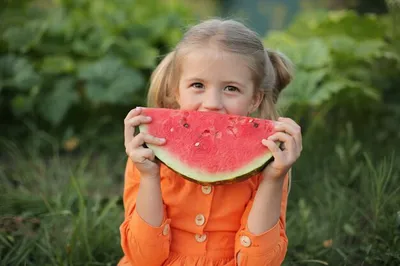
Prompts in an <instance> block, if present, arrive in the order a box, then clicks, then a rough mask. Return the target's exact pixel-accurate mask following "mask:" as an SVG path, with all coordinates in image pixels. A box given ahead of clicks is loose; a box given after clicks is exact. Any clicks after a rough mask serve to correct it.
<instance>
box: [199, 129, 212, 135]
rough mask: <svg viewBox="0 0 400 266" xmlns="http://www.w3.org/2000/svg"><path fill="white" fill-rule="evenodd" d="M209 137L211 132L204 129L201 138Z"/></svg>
mask: <svg viewBox="0 0 400 266" xmlns="http://www.w3.org/2000/svg"><path fill="white" fill-rule="evenodd" d="M210 135H211V131H210V130H209V129H206V130H204V131H203V133H201V136H202V137H208V136H210Z"/></svg>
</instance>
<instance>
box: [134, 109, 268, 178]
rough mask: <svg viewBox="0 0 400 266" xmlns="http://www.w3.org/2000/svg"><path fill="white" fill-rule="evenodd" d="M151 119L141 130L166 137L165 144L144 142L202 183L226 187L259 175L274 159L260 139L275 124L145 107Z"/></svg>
mask: <svg viewBox="0 0 400 266" xmlns="http://www.w3.org/2000/svg"><path fill="white" fill-rule="evenodd" d="M142 113H143V114H144V115H147V116H150V117H151V118H152V121H151V123H149V124H142V125H140V126H139V130H140V131H142V132H147V133H149V134H151V135H153V136H155V137H160V138H161V137H163V138H165V139H166V143H165V144H164V145H162V146H156V145H150V144H146V145H147V146H148V147H149V148H151V149H152V150H153V151H154V154H155V156H156V157H157V158H158V159H159V160H160V161H161V162H163V163H164V164H165V165H166V166H168V167H169V168H171V169H172V170H174V171H175V172H177V173H179V174H181V175H182V176H183V177H184V178H186V179H188V180H191V181H193V182H196V183H199V184H213V185H215V184H226V183H234V182H237V181H241V180H245V179H246V178H249V177H250V176H251V175H253V174H256V173H257V172H259V171H261V170H262V169H263V168H264V167H265V166H266V165H267V164H268V162H270V161H271V160H272V159H273V157H272V154H271V152H270V151H269V149H268V148H267V147H265V146H264V145H263V144H262V143H261V140H262V139H263V138H267V137H268V136H270V135H272V134H273V133H274V132H275V131H274V122H273V121H271V120H264V119H257V118H252V117H245V116H237V115H228V114H220V113H216V112H200V111H183V110H175V109H165V108H143V111H142Z"/></svg>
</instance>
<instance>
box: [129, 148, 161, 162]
mask: <svg viewBox="0 0 400 266" xmlns="http://www.w3.org/2000/svg"><path fill="white" fill-rule="evenodd" d="M128 155H129V157H130V158H131V159H132V161H133V162H134V163H145V162H146V160H149V161H154V160H155V155H154V152H153V151H152V150H151V149H148V148H139V149H132V150H131V152H130V153H129V154H128Z"/></svg>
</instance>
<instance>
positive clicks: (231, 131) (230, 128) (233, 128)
mask: <svg viewBox="0 0 400 266" xmlns="http://www.w3.org/2000/svg"><path fill="white" fill-rule="evenodd" d="M226 129H227V131H228V133H230V134H232V135H234V136H235V137H236V133H237V132H238V130H237V128H235V127H231V126H228V127H227V128H226Z"/></svg>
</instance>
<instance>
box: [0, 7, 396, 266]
mask: <svg viewBox="0 0 400 266" xmlns="http://www.w3.org/2000/svg"><path fill="white" fill-rule="evenodd" d="M214 16H219V17H230V18H234V19H237V20H240V21H242V22H244V23H245V24H246V25H248V26H249V27H251V28H252V29H254V30H256V31H257V32H258V33H259V34H260V36H261V37H262V39H263V41H264V43H265V45H266V46H267V47H270V48H273V49H278V50H280V51H281V52H283V53H285V54H287V55H288V56H289V57H290V58H291V60H292V61H293V62H294V63H295V65H296V76H295V79H294V81H293V82H292V83H291V84H290V85H289V87H288V88H287V89H285V91H284V92H283V93H282V96H281V98H280V100H279V103H278V105H279V106H278V107H279V108H280V110H281V113H282V114H283V115H285V116H290V117H292V118H294V119H295V120H296V121H297V122H298V123H299V124H300V125H301V126H302V128H303V138H304V150H303V153H302V156H301V158H300V159H299V161H298V162H297V163H296V164H295V166H294V168H293V186H292V190H291V194H290V197H289V205H288V214H287V231H288V236H289V250H288V254H287V257H286V260H285V265H400V177H399V175H400V154H399V148H400V130H399V129H400V90H399V85H400V0H386V1H384V0H382V1H379V0H368V1H367V0H363V1H362V0H351V1H344V0H281V1H278V0H275V1H273V0H270V1H268V0H265V1H261V0H247V1H239V0H191V1H184V0H163V1H161V0H158V1H156V0H114V1H106V0H96V1H89V0H53V1H51V0H38V1H32V0H13V1H11V0H8V1H7V0H3V1H1V2H0V129H1V130H0V262H1V263H2V264H1V265H115V264H116V263H117V261H118V260H119V258H120V257H121V256H122V252H121V248H120V242H119V241H120V239H119V225H120V223H121V222H122V219H123V207H122V200H121V195H122V194H121V193H122V188H123V172H124V166H125V163H126V155H125V152H124V146H123V119H124V117H125V115H126V114H127V112H128V111H129V110H130V109H132V108H133V107H135V106H137V105H142V106H143V105H145V95H146V90H147V87H148V83H149V76H150V74H151V71H152V70H153V69H154V67H155V66H156V65H157V63H158V62H159V60H160V58H161V57H162V55H164V54H165V53H167V52H168V51H169V50H170V49H171V48H172V47H173V46H174V45H175V44H176V43H177V42H178V40H179V38H180V37H181V36H182V33H183V31H184V29H185V28H187V27H188V26H190V25H192V24H195V23H197V22H198V21H199V20H201V19H206V18H209V17H214Z"/></svg>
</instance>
